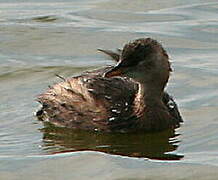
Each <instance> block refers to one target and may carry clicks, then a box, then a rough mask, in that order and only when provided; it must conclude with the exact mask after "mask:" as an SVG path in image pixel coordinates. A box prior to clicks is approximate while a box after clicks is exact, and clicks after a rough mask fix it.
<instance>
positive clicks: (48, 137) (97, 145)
mask: <svg viewBox="0 0 218 180" xmlns="http://www.w3.org/2000/svg"><path fill="white" fill-rule="evenodd" d="M41 132H43V143H44V144H43V150H44V151H46V152H47V153H49V154H56V153H64V152H75V151H100V152H105V153H108V154H113V155H122V156H128V157H140V158H149V159H157V160H180V159H181V158H183V155H181V154H177V153H176V152H175V150H176V149H177V148H178V145H179V143H180V141H179V140H178V136H179V134H177V133H176V132H175V130H172V129H170V130H166V131H162V132H156V133H143V132H139V133H135V132H134V133H103V132H95V133H94V132H89V131H83V130H78V129H77V130H72V129H68V128H60V127H55V126H53V125H51V124H47V123H45V127H44V128H42V129H41Z"/></svg>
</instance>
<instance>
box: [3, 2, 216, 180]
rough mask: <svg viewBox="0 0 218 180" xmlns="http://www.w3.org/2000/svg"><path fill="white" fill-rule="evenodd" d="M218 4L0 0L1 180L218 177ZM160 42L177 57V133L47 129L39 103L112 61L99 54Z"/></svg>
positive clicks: (173, 83) (171, 87) (173, 88)
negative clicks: (56, 86)
mask: <svg viewBox="0 0 218 180" xmlns="http://www.w3.org/2000/svg"><path fill="white" fill-rule="evenodd" d="M217 11H218V3H217V1H215V0H214V1H212V0H211V1H207V2H205V1H201V0H191V1H179V0H168V1H165V0H164V1H150V0H145V1H144V0H136V1H134V2H133V1H130V0H116V1H115V0H104V1H101V0H90V1H87V0H83V1H76V0H75V1H71V2H69V1H48V0H47V1H46V2H45V1H37V2H36V1H33V0H32V1H28V2H25V1H22V2H21V1H19V2H18V1H10V2H9V1H0V42H1V43H0V95H1V98H0V102H1V103H0V130H1V131H0V161H1V164H0V177H1V178H0V179H10V180H11V179H19V180H20V179H24V180H25V179H30V178H31V179H40V180H41V179H42V180H44V179H58V180H59V179H66V180H67V179H109V180H111V179H120V180H123V179H130V180H133V179H134V180H135V179H137V180H138V179H140V180H142V179H143V180H145V179H146V180H147V179H167V180H168V179H199V180H200V179H202V180H205V179H217V175H218V174H217V166H218V158H217V157H218V156H217V155H218V148H217V147H218V135H217V131H218V115H217V110H218V92H217V88H218V79H217V75H218V70H217V69H218V64H217V59H218V38H217V37H218V21H217V19H218V15H217ZM139 37H152V38H154V39H157V40H158V41H160V42H161V43H162V44H163V46H164V47H166V50H167V51H168V53H169V54H170V60H171V62H172V66H173V69H174V71H173V73H172V74H171V77H170V81H169V83H168V87H167V90H168V92H170V94H172V95H173V96H174V97H175V99H176V102H177V103H178V105H179V107H180V111H181V113H182V116H183V118H184V124H183V125H182V126H181V128H179V129H177V130H176V131H175V132H172V131H165V132H160V133H152V134H146V133H144V134H143V133H138V134H119V133H116V134H103V133H90V132H83V131H71V130H66V129H62V128H61V129H60V128H54V127H49V126H45V125H43V124H42V123H41V122H40V121H38V120H37V119H36V118H35V116H34V115H33V114H34V112H35V111H36V110H37V109H38V105H39V104H38V103H37V102H36V101H35V99H36V96H37V95H38V94H40V93H42V92H43V91H44V90H45V89H46V88H47V87H48V85H51V84H53V83H55V82H59V81H60V80H59V79H57V78H56V77H55V74H60V75H62V76H64V77H68V76H73V75H76V74H79V73H81V72H82V71H84V70H87V69H92V68H96V67H100V66H104V65H108V64H113V62H112V61H111V60H110V59H108V58H107V57H105V56H104V55H102V54H100V53H98V52H97V51H96V49H98V48H102V49H116V48H120V47H122V46H123V44H125V43H126V42H128V41H129V40H132V39H135V38H139Z"/></svg>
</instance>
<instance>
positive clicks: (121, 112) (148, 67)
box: [36, 38, 183, 132]
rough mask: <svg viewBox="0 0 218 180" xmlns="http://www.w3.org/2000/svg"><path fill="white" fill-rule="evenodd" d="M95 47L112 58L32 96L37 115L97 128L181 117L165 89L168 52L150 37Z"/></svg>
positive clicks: (153, 124)
mask: <svg viewBox="0 0 218 180" xmlns="http://www.w3.org/2000/svg"><path fill="white" fill-rule="evenodd" d="M99 51H101V52H103V53H105V54H107V55H108V56H109V57H110V58H112V59H113V60H114V61H115V65H109V66H105V67H102V68H98V69H94V70H91V71H85V72H82V73H81V74H80V75H77V76H74V77H69V78H66V79H65V78H62V79H63V81H62V82H59V83H56V84H54V85H53V86H49V88H48V89H47V90H46V91H45V92H44V93H42V94H40V95H38V96H37V101H38V102H39V103H40V104H41V109H39V110H38V112H37V113H36V116H37V117H38V119H39V120H42V121H44V122H49V123H50V124H53V125H55V126H57V127H66V128H72V129H82V130H87V131H98V132H136V131H143V132H156V131H162V130H166V129H176V128H178V127H180V124H181V123H182V122H183V120H182V117H181V115H180V112H179V110H178V106H177V104H176V102H175V101H174V99H173V98H172V96H170V95H169V94H168V93H167V92H166V91H165V87H166V84H167V83H168V79H169V77H170V73H171V71H172V68H171V63H170V62H169V56H168V54H167V52H166V50H165V49H164V48H163V47H162V45H161V44H160V43H159V42H158V41H156V40H154V39H152V38H139V39H136V40H133V41H129V42H128V43H126V44H125V45H124V47H123V48H122V49H117V51H116V52H114V51H111V50H102V49H99Z"/></svg>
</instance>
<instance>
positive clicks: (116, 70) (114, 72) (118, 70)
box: [104, 61, 125, 77]
mask: <svg viewBox="0 0 218 180" xmlns="http://www.w3.org/2000/svg"><path fill="white" fill-rule="evenodd" d="M124 70H125V67H123V65H122V61H120V62H118V63H117V65H116V66H114V67H113V68H112V69H110V70H109V71H107V72H106V73H105V74H104V77H113V76H120V75H122V74H124Z"/></svg>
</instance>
